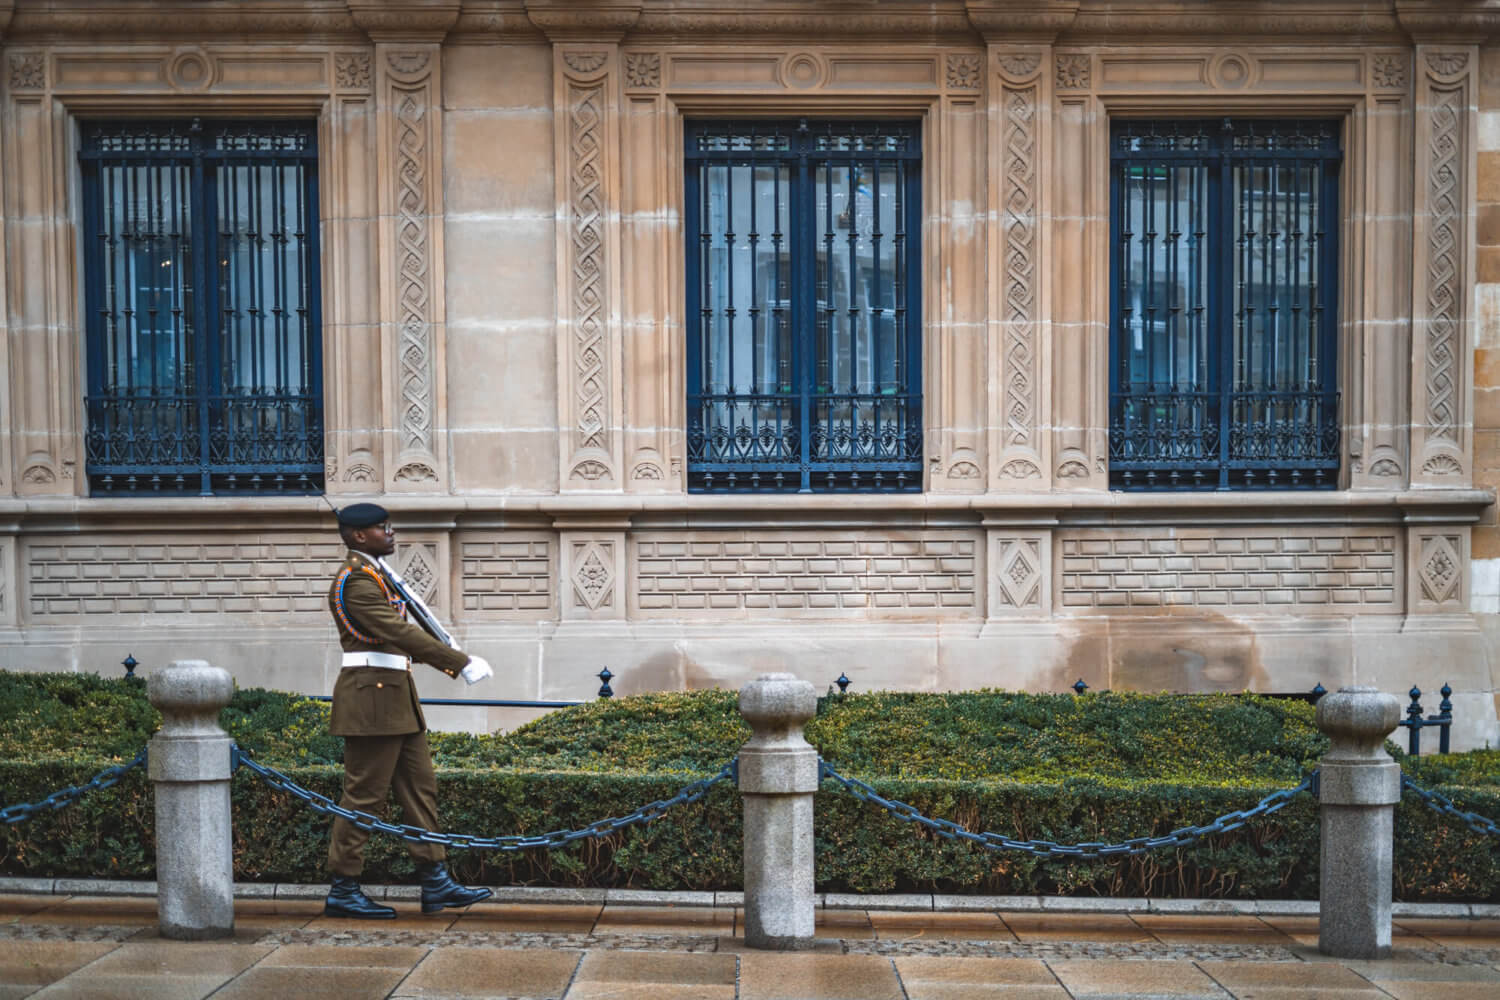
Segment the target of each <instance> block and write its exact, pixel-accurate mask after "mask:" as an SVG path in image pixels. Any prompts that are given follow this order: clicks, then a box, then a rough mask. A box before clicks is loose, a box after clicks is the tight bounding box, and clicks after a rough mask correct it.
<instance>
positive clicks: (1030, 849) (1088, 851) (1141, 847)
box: [819, 761, 1316, 859]
mask: <svg viewBox="0 0 1500 1000" xmlns="http://www.w3.org/2000/svg"><path fill="white" fill-rule="evenodd" d="M819 763H820V766H821V768H822V773H821V776H822V777H824V778H831V779H833V780H834V781H836V782H838V783H839V784H841V785H843V786H844V788H846V789H847V790H848V791H849V792H850V794H852V795H853V796H854V797H855V798H857V799H861V800H863V801H865V802H871V803H874V804H875V805H877V806H879V807H880V808H882V809H884V810H885V811H886V812H888V813H890V814H891V815H892V816H894V817H896V818H897V819H899V820H901V821H902V822H903V823H918V824H920V825H922V826H925V827H927V828H928V829H929V830H931V831H932V832H933V833H936V834H937V835H938V836H940V837H946V838H947V839H949V840H967V841H969V842H971V843H974V844H978V845H979V846H980V847H984V848H988V849H989V850H992V851H1025V852H1026V853H1028V854H1035V855H1038V856H1039V857H1044V858H1085V859H1089V858H1114V857H1123V856H1126V855H1131V854H1144V853H1145V852H1147V851H1154V850H1157V849H1158V848H1162V847H1181V846H1183V845H1185V844H1191V843H1192V842H1193V841H1195V840H1198V839H1199V838H1200V837H1206V836H1208V835H1209V834H1214V833H1228V832H1229V831H1230V830H1237V829H1239V828H1240V827H1242V826H1244V825H1245V824H1246V823H1247V822H1248V821H1250V820H1252V819H1256V818H1257V817H1260V816H1269V815H1270V814H1271V813H1273V812H1275V811H1276V810H1278V809H1280V808H1281V807H1283V806H1285V805H1286V804H1287V803H1288V802H1290V801H1291V800H1292V799H1293V798H1295V797H1296V796H1297V795H1298V794H1299V793H1300V792H1306V791H1310V790H1311V789H1312V786H1313V776H1312V775H1310V776H1308V777H1307V778H1304V779H1303V781H1302V784H1300V785H1298V786H1297V787H1295V788H1284V789H1282V790H1281V791H1279V792H1272V793H1271V794H1270V795H1267V796H1266V797H1265V798H1263V799H1261V800H1260V802H1259V803H1258V804H1257V805H1256V806H1255V807H1254V808H1252V809H1242V810H1240V811H1238V812H1232V813H1225V814H1224V815H1223V816H1220V817H1219V818H1218V819H1216V820H1214V821H1213V822H1212V823H1207V824H1205V825H1203V826H1184V827H1181V828H1180V829H1177V830H1173V831H1172V832H1171V833H1168V834H1165V835H1163V836H1160V837H1133V838H1131V839H1130V840H1122V841H1120V842H1119V843H1118V844H1105V843H1099V842H1094V841H1088V842H1085V843H1081V844H1058V843H1055V842H1053V841H1050V840H1015V839H1013V838H1011V837H1006V836H1004V835H1002V834H998V833H972V832H970V831H968V830H965V829H964V828H963V827H961V826H959V825H958V824H957V823H951V822H949V821H948V820H945V819H933V818H932V817H930V816H924V815H922V813H921V812H919V811H918V810H917V809H916V807H914V806H910V805H907V804H906V803H905V802H898V801H896V800H895V799H887V798H885V797H883V796H882V795H881V794H880V793H879V792H877V791H875V789H873V788H871V787H870V786H869V785H867V784H865V783H864V782H863V781H860V780H858V779H857V778H846V777H844V776H843V775H842V774H839V773H838V772H837V771H835V770H834V769H833V767H832V766H831V765H829V763H828V762H827V761H820V762H819ZM1315 774H1316V772H1314V775H1315Z"/></svg>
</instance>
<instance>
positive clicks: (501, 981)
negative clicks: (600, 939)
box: [401, 948, 582, 997]
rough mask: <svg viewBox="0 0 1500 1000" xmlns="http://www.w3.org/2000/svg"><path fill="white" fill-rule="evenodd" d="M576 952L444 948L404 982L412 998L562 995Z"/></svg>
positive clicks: (402, 985) (579, 955)
mask: <svg viewBox="0 0 1500 1000" xmlns="http://www.w3.org/2000/svg"><path fill="white" fill-rule="evenodd" d="M580 958H582V954H581V953H579V952H576V951H510V950H503V949H496V948H440V949H437V950H435V951H433V952H432V953H430V954H429V955H428V956H427V957H426V958H425V959H423V960H422V961H421V963H420V964H418V965H417V967H416V968H415V969H413V970H412V973H411V975H410V976H409V977H407V979H406V981H405V982H404V983H402V984H401V991H402V992H403V993H408V994H412V995H414V996H423V995H441V996H457V997H489V996H495V995H497V994H499V995H504V996H559V997H560V996H562V994H563V991H564V990H565V989H566V988H567V985H568V981H569V980H570V979H571V978H572V976H573V973H574V970H575V969H577V968H578V962H579V959H580Z"/></svg>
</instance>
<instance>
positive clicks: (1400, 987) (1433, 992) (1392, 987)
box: [1373, 978, 1500, 1000]
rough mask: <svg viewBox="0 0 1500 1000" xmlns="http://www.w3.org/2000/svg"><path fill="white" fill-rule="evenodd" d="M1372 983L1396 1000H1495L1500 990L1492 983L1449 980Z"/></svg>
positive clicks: (1382, 981) (1377, 981)
mask: <svg viewBox="0 0 1500 1000" xmlns="http://www.w3.org/2000/svg"><path fill="white" fill-rule="evenodd" d="M1373 982H1374V984H1375V985H1376V986H1378V987H1380V988H1381V989H1383V990H1385V991H1386V992H1387V993H1389V994H1390V995H1391V996H1393V997H1395V998H1396V1000H1495V997H1496V996H1497V995H1500V988H1497V987H1496V984H1495V983H1494V982H1488V983H1475V982H1453V981H1451V980H1448V981H1439V980H1427V981H1425V982H1412V981H1410V980H1403V981H1399V982H1397V981H1393V980H1389V979H1379V978H1376V979H1374V980H1373Z"/></svg>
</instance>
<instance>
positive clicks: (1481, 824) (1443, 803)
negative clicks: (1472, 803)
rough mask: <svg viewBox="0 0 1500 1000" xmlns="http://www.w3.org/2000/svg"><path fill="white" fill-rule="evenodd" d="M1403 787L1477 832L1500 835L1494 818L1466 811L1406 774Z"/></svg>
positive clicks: (1432, 807)
mask: <svg viewBox="0 0 1500 1000" xmlns="http://www.w3.org/2000/svg"><path fill="white" fill-rule="evenodd" d="M1401 788H1402V789H1403V790H1410V791H1413V792H1416V793H1417V796H1418V797H1419V798H1420V799H1421V800H1422V802H1423V804H1425V805H1426V806H1427V808H1428V809H1431V810H1432V811H1433V812H1435V813H1438V814H1440V815H1443V816H1452V817H1453V818H1454V819H1456V820H1458V821H1459V822H1460V823H1462V824H1464V825H1465V826H1467V827H1468V828H1469V829H1470V830H1473V831H1474V832H1475V833H1487V834H1489V835H1490V836H1491V837H1500V825H1496V823H1495V821H1494V820H1492V819H1486V818H1485V817H1483V816H1481V815H1479V814H1478V813H1471V812H1464V811H1463V810H1462V809H1460V808H1458V806H1455V805H1454V804H1453V800H1451V799H1449V798H1447V797H1446V796H1443V795H1439V794H1438V793H1437V792H1434V791H1430V790H1429V789H1426V788H1423V787H1422V786H1421V785H1418V784H1417V783H1416V782H1415V781H1412V780H1411V779H1410V778H1408V777H1407V776H1406V775H1404V774H1403V775H1402V776H1401Z"/></svg>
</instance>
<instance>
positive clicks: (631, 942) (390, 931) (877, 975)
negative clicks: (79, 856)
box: [0, 895, 1500, 1000]
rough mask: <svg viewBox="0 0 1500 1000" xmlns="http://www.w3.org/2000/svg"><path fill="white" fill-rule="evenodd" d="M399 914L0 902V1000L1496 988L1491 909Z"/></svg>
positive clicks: (660, 998)
mask: <svg viewBox="0 0 1500 1000" xmlns="http://www.w3.org/2000/svg"><path fill="white" fill-rule="evenodd" d="M396 906H397V910H398V917H397V919H395V920H390V921H382V922H379V923H370V922H362V921H351V920H336V919H331V918H326V917H323V916H322V915H321V910H322V906H321V903H320V902H318V901H316V900H285V899H283V900H271V899H239V900H237V901H236V904H235V933H234V936H233V937H231V938H228V939H226V940H223V941H215V942H180V941H167V940H163V939H162V938H160V937H159V936H158V935H157V932H156V902H155V900H154V899H152V898H139V897H137V898H106V897H86V896H66V897H65V896H51V895H0V1000H11V998H19V997H32V996H34V997H38V998H54V997H56V998H79V1000H93V998H99V1000H105V998H107V1000H116V998H121V1000H127V998H142V1000H198V998H202V997H213V998H215V1000H256V998H265V1000H301V998H303V997H307V998H312V997H323V996H327V997H334V998H339V1000H344V998H352V1000H363V998H370V1000H385V998H410V1000H416V998H426V1000H434V998H459V997H464V998H482V997H484V998H497V1000H498V998H511V1000H539V998H555V1000H687V998H705V1000H840V998H849V1000H884V998H890V1000H970V998H979V997H1004V998H1007V1000H1032V998H1035V1000H1042V998H1048V1000H1066V998H1088V1000H1108V998H1118V1000H1125V998H1130V1000H1138V998H1148V997H1171V998H1184V997H1213V998H1216V1000H1225V998H1238V1000H1294V998H1295V1000H1302V998H1306V1000H1365V998H1370V1000H1375V998H1396V1000H1479V998H1484V1000H1496V998H1497V997H1500V918H1480V919H1475V918H1452V917H1448V918H1438V917H1420V918H1415V917H1414V918H1407V917H1398V918H1397V919H1396V921H1395V926H1394V933H1393V945H1394V951H1395V954H1394V956H1393V957H1392V958H1391V959H1389V960H1385V961H1379V962H1373V961H1372V962H1359V961H1347V960H1335V959H1329V958H1326V957H1325V956H1322V955H1320V954H1319V953H1318V951H1317V948H1316V943H1317V917H1316V916H1286V917H1274V916H1254V915H1198V914H1183V915H1176V914H1150V913H1142V914H1129V913H1055V914H1048V913H1036V912H1025V913H1020V912H1006V911H989V912H965V913H953V912H890V911H877V910H860V909H841V910H833V909H828V910H822V911H820V912H819V924H818V940H817V941H816V947H815V948H813V949H812V950H811V951H808V952H800V953H766V952H757V951H752V950H749V949H747V948H746V947H745V946H744V940H743V914H742V911H741V910H739V909H738V908H736V907H732V906H721V907H713V906H681V905H679V906H665V905H658V906H637V905H615V904H601V903H588V904H527V903H499V904H493V903H487V904H480V905H477V906H474V907H470V908H469V909H468V910H465V911H461V912H460V911H448V912H446V913H443V914H439V915H435V916H431V917H424V916H421V915H420V914H419V913H418V912H417V907H416V905H415V904H414V903H411V902H405V903H402V902H397V903H396Z"/></svg>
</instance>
